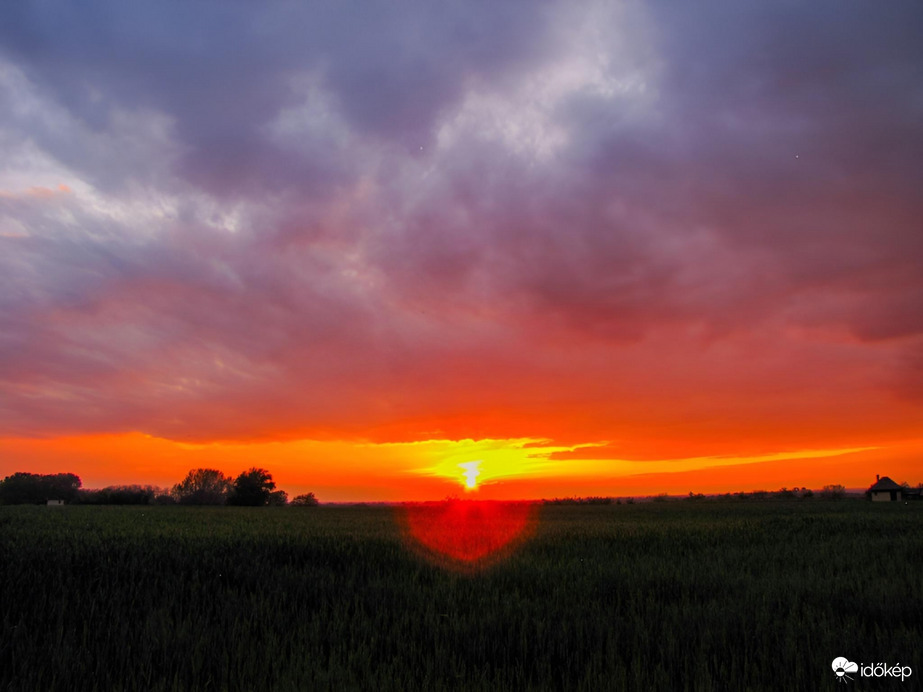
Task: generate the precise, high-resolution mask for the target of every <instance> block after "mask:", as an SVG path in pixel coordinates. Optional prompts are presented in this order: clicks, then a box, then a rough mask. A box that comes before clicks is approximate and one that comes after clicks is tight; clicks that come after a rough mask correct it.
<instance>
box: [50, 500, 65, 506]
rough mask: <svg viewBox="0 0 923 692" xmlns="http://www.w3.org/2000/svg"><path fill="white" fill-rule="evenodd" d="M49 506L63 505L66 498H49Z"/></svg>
mask: <svg viewBox="0 0 923 692" xmlns="http://www.w3.org/2000/svg"><path fill="white" fill-rule="evenodd" d="M48 506H49V507H63V506H64V500H48Z"/></svg>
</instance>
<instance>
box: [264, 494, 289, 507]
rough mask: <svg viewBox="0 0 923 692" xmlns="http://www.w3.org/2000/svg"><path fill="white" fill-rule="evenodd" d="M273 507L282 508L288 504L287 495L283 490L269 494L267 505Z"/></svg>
mask: <svg viewBox="0 0 923 692" xmlns="http://www.w3.org/2000/svg"><path fill="white" fill-rule="evenodd" d="M268 504H270V505H272V506H273V507H284V506H285V505H287V504H288V493H287V492H285V491H284V490H273V491H272V492H271V493H269V503H268Z"/></svg>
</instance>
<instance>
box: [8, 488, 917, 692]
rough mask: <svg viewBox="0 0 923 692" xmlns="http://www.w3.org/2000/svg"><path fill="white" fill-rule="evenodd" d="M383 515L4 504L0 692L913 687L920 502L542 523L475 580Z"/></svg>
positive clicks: (377, 510)
mask: <svg viewBox="0 0 923 692" xmlns="http://www.w3.org/2000/svg"><path fill="white" fill-rule="evenodd" d="M394 511H395V510H393V509H390V508H386V507H320V508H315V509H296V508H291V507H287V508H286V507H282V508H204V507H201V508H197V507H80V506H74V507H63V508H48V507H0V690H30V691H31V690H94V689H97V690H110V689H124V690H167V689H170V690H172V689H177V690H261V689H273V690H323V689H330V690H344V689H357V690H436V689H483V690H506V689H510V690H523V689H567V690H570V689H574V690H607V689H609V690H623V689H624V690H812V691H814V690H825V689H831V690H832V689H836V688H837V687H839V686H838V685H837V684H836V678H835V676H834V674H833V671H832V670H831V668H830V662H831V660H832V659H833V658H835V657H837V656H846V657H848V658H849V659H850V660H851V661H860V662H863V661H864V662H889V663H891V664H897V663H901V664H905V665H910V666H912V667H913V671H914V672H913V676H914V677H913V678H911V680H909V681H907V682H906V683H904V685H903V686H902V687H900V688H901V689H919V681H920V680H919V677H923V659H921V658H920V656H921V652H923V531H921V530H920V529H921V520H923V503H912V504H909V505H904V504H897V503H895V504H893V505H891V504H876V505H873V504H872V503H868V502H863V501H858V500H845V501H839V502H837V501H820V500H813V501H802V502H797V501H795V502H780V501H776V502H751V503H745V502H709V501H705V502H661V503H648V504H637V505H610V506H545V507H540V508H539V512H538V517H539V518H538V522H537V525H536V526H535V530H534V533H533V535H532V536H531V538H529V539H528V540H527V541H525V542H524V543H523V544H522V545H520V546H519V548H518V550H516V551H515V552H514V553H513V554H512V555H510V556H508V557H507V558H506V559H505V560H503V561H501V562H499V563H496V564H493V565H491V566H489V567H486V568H485V569H483V570H480V571H474V572H473V573H472V572H457V571H453V570H451V569H446V568H445V567H443V566H438V565H434V564H431V563H430V562H428V561H427V560H426V559H425V558H424V557H421V554H420V552H419V551H417V550H413V549H411V548H410V547H409V546H408V545H407V539H406V538H405V537H404V536H403V535H402V533H401V530H400V528H399V526H400V522H398V521H396V520H395V517H394ZM918 676H919V677H918ZM862 682H865V683H869V684H867V685H866V686H865V687H861V685H860V686H858V687H856V689H870V688H871V687H872V685H875V689H885V688H888V689H896V688H895V687H894V686H893V685H891V684H889V683H892V682H893V681H885V680H879V681H874V680H866V681H856V683H862ZM856 683H853V684H854V685H855V684H856ZM897 684H898V685H900V683H897Z"/></svg>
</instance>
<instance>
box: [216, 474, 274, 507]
mask: <svg viewBox="0 0 923 692" xmlns="http://www.w3.org/2000/svg"><path fill="white" fill-rule="evenodd" d="M275 489H276V484H275V481H273V480H272V474H271V473H269V471H267V470H266V469H258V468H256V467H253V468H251V469H249V470H247V471H244V472H243V473H242V474H240V475H239V476H238V477H237V479H236V480H235V481H234V485H233V487H232V488H231V494H230V495H229V496H228V504H229V505H242V506H245V507H262V506H263V505H268V504H269V501H270V499H271V498H272V495H273V490H275ZM283 504H284V503H283Z"/></svg>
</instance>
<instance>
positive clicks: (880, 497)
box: [869, 474, 904, 502]
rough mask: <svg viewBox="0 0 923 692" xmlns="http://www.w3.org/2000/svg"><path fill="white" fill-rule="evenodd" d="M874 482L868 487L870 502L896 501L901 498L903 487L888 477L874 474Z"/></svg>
mask: <svg viewBox="0 0 923 692" xmlns="http://www.w3.org/2000/svg"><path fill="white" fill-rule="evenodd" d="M875 479H876V480H875V483H874V485H872V487H871V488H869V496H870V497H871V499H872V502H897V501H898V500H900V499H901V495H902V493H903V492H904V489H903V488H902V487H901V486H899V485H898V484H897V483H895V482H894V481H892V480H891V479H890V478H888V477H887V476H885V477H884V478H882V477H881V476H879V475H877V474H876V475H875Z"/></svg>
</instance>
